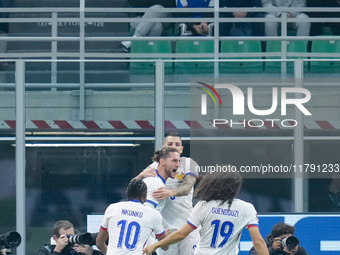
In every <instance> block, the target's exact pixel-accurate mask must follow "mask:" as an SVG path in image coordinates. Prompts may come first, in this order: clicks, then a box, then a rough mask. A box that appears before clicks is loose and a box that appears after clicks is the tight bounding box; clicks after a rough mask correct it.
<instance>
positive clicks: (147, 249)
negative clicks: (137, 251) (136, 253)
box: [143, 244, 156, 255]
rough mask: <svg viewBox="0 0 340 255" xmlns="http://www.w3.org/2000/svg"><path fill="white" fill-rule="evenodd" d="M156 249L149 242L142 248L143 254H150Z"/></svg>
mask: <svg viewBox="0 0 340 255" xmlns="http://www.w3.org/2000/svg"><path fill="white" fill-rule="evenodd" d="M155 250H156V248H155V245H154V244H151V245H149V246H146V247H145V248H144V249H143V254H146V255H151V254H152V253H153V252H154V251H155Z"/></svg>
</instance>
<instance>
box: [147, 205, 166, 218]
mask: <svg viewBox="0 0 340 255" xmlns="http://www.w3.org/2000/svg"><path fill="white" fill-rule="evenodd" d="M143 211H144V212H145V213H147V214H148V215H151V216H152V217H151V219H155V218H162V215H161V213H160V212H159V211H157V210H156V209H155V208H151V207H149V206H146V205H143Z"/></svg>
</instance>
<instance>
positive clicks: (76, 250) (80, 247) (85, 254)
mask: <svg viewBox="0 0 340 255" xmlns="http://www.w3.org/2000/svg"><path fill="white" fill-rule="evenodd" d="M69 236H74V227H73V224H72V223H71V222H69V221H67V220H60V221H57V222H56V223H55V224H54V227H53V236H52V237H51V240H50V243H49V244H46V245H44V246H43V247H41V248H40V249H39V250H38V252H37V254H36V255H59V254H60V255H74V254H78V255H103V254H102V253H101V252H99V251H95V250H93V249H92V247H91V246H89V245H84V244H73V245H71V244H69Z"/></svg>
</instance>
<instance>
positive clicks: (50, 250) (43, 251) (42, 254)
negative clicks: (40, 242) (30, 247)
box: [36, 244, 103, 255]
mask: <svg viewBox="0 0 340 255" xmlns="http://www.w3.org/2000/svg"><path fill="white" fill-rule="evenodd" d="M54 248H55V245H51V244H46V245H45V246H43V247H41V248H40V249H39V250H38V251H37V254H36V255H73V254H74V253H71V250H70V249H69V248H67V247H65V248H64V249H63V250H62V251H61V252H56V251H54ZM76 254H77V255H83V253H76ZM92 255H103V253H101V252H100V251H96V250H94V251H93V253H92Z"/></svg>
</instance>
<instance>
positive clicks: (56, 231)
mask: <svg viewBox="0 0 340 255" xmlns="http://www.w3.org/2000/svg"><path fill="white" fill-rule="evenodd" d="M70 228H74V227H73V224H72V223H71V222H69V221H68V220H59V221H57V222H56V223H54V226H53V230H52V234H53V235H56V236H57V237H60V229H65V230H68V229H70Z"/></svg>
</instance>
